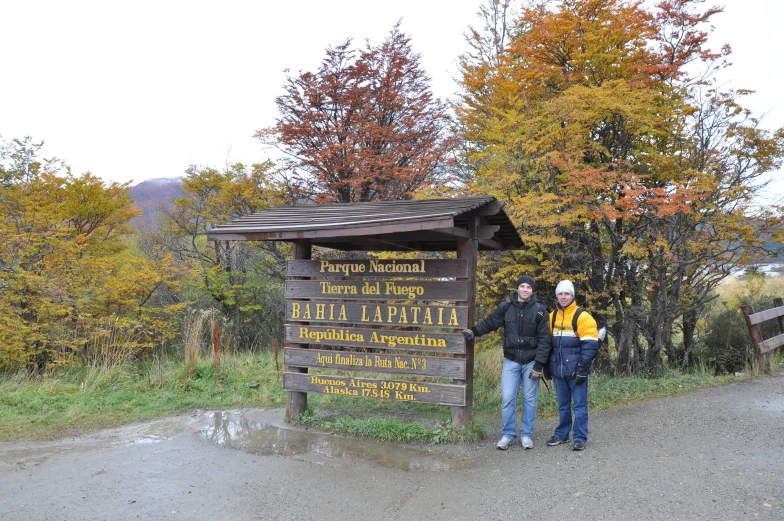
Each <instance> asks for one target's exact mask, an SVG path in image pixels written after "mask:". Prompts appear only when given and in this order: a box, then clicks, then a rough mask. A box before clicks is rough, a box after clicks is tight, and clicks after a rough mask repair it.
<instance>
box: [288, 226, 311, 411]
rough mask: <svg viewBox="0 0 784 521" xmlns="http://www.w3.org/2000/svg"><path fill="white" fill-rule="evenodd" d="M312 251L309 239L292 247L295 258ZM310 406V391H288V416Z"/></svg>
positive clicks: (306, 256)
mask: <svg viewBox="0 0 784 521" xmlns="http://www.w3.org/2000/svg"><path fill="white" fill-rule="evenodd" d="M311 253H312V247H311V244H310V241H309V240H298V241H294V243H293V245H292V248H291V254H292V255H291V256H292V258H293V259H295V260H310V257H311ZM292 278H296V279H304V278H305V277H292ZM286 347H301V348H307V347H308V346H307V345H304V344H291V345H287V346H286ZM288 370H289V372H292V373H307V372H308V368H307V367H289V368H288ZM307 407H308V393H304V392H299V391H288V397H287V399H286V418H287V419H291V418H296V417H297V416H299V415H300V414H302V413H303V412H305V409H307Z"/></svg>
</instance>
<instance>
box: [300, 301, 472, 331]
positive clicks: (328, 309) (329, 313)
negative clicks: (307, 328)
mask: <svg viewBox="0 0 784 521" xmlns="http://www.w3.org/2000/svg"><path fill="white" fill-rule="evenodd" d="M286 321H287V322H331V323H339V324H365V325H374V326H375V325H379V326H409V327H443V328H459V329H463V328H465V327H466V323H467V321H468V308H467V307H466V306H436V305H425V304H422V305H394V304H359V303H357V304H354V303H347V302H327V301H325V302H310V301H298V300H287V301H286Z"/></svg>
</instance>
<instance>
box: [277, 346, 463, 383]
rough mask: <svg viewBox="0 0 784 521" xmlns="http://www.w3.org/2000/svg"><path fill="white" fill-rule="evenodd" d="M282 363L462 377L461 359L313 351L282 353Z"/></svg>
mask: <svg viewBox="0 0 784 521" xmlns="http://www.w3.org/2000/svg"><path fill="white" fill-rule="evenodd" d="M283 360H284V363H285V364H286V365H289V366H293V367H325V368H328V369H341V370H344V371H372V372H374V373H396V374H415V375H419V376H432V377H440V378H453V379H458V380H462V379H464V378H465V369H466V363H465V360H464V359H462V360H461V359H457V358H439V357H435V356H420V355H411V354H382V353H354V352H349V351H319V350H316V349H291V348H286V349H285V350H284V355H283Z"/></svg>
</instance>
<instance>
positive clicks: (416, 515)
mask: <svg viewBox="0 0 784 521" xmlns="http://www.w3.org/2000/svg"><path fill="white" fill-rule="evenodd" d="M282 416H283V411H282V410H279V409H275V410H255V409H254V410H239V411H197V412H194V413H192V414H189V415H185V416H180V417H176V418H167V419H163V420H158V421H153V422H148V423H144V424H137V425H130V426H126V427H122V428H118V429H111V430H106V431H101V432H97V433H94V434H91V435H88V436H83V437H79V438H73V439H63V440H59V441H56V442H43V443H1V444H0V519H2V520H3V521H5V520H8V521H17V520H20V521H21V520H69V521H70V520H102V519H105V520H137V519H144V520H163V519H171V520H174V519H180V520H191V519H193V520H196V519H198V520H223V519H231V520H236V521H244V520H267V519H270V520H273V519H278V520H311V519H319V520H369V519H399V520H420V519H421V520H479V519H481V520H520V519H564V518H569V519H575V518H576V519H608V520H628V519H636V520H645V519H656V520H659V519H660V520H669V519H717V520H719V519H721V520H732V519H776V520H780V519H784V375H780V376H778V377H775V378H767V379H761V380H757V381H753V382H748V383H739V384H732V385H728V386H725V387H720V388H716V389H708V390H704V391H699V392H695V393H691V394H688V395H684V396H679V397H676V398H670V399H662V400H654V401H650V402H646V403H642V404H637V405H633V406H628V407H625V408H622V409H617V410H615V411H609V412H603V413H592V414H591V439H590V441H589V443H588V447H587V449H586V450H585V451H584V452H582V453H580V452H573V451H571V450H570V447H569V446H565V445H561V446H558V447H547V446H546V445H545V443H544V441H545V440H546V439H547V438H548V437H549V436H550V434H551V433H552V428H553V422H552V421H539V422H538V423H537V427H536V431H535V433H534V442H535V444H536V447H535V448H534V449H533V450H529V451H523V450H522V448H520V446H519V445H517V444H515V445H514V446H513V447H512V448H510V450H508V451H505V452H503V451H498V450H495V448H494V444H495V441H496V440H495V431H496V430H497V426H491V427H490V428H489V432H491V433H492V435H491V438H490V439H488V440H486V441H484V442H481V443H477V444H469V445H461V446H414V447H409V446H400V445H390V444H383V443H377V442H373V441H368V440H357V439H345V438H340V437H336V436H330V435H326V434H322V433H315V432H306V431H299V430H296V429H291V428H290V427H289V426H287V425H286V424H285V423H283V421H282Z"/></svg>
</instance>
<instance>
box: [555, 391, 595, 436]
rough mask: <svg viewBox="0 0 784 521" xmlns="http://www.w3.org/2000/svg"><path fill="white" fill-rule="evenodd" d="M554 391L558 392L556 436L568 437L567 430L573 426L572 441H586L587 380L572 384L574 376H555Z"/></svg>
mask: <svg viewBox="0 0 784 521" xmlns="http://www.w3.org/2000/svg"><path fill="white" fill-rule="evenodd" d="M553 381H554V382H555V392H556V393H557V394H558V417H559V421H558V427H556V428H555V433H553V434H554V435H555V437H556V438H558V439H559V440H566V439H569V431H571V430H572V427H574V441H577V440H580V441H582V442H583V443H585V442H587V441H588V381H587V380H586V381H585V382H583V383H582V384H581V385H575V384H574V378H555V377H553ZM572 400H574V425H572Z"/></svg>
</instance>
